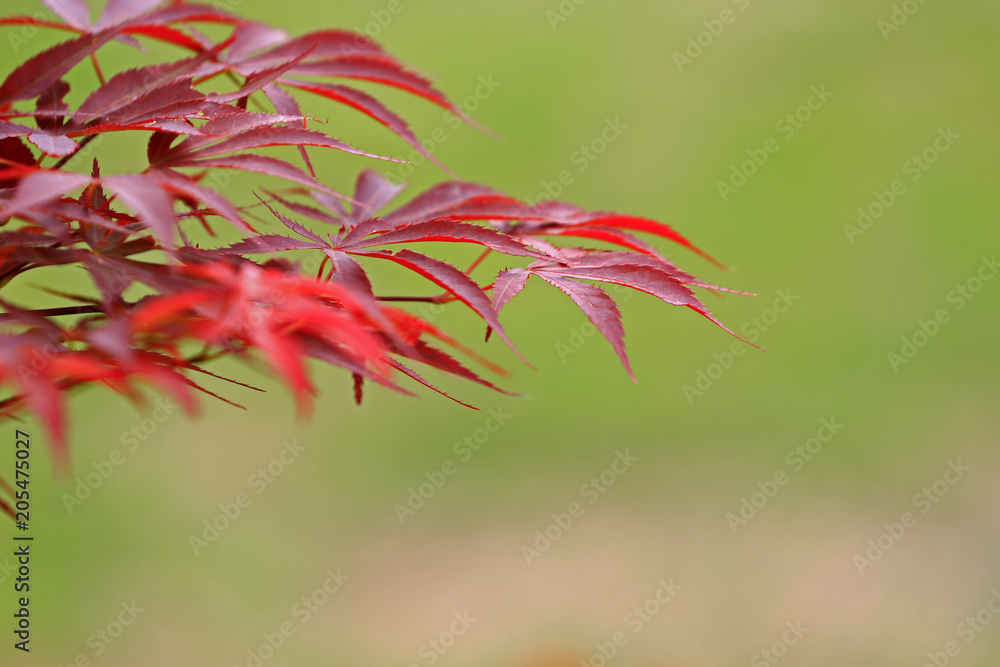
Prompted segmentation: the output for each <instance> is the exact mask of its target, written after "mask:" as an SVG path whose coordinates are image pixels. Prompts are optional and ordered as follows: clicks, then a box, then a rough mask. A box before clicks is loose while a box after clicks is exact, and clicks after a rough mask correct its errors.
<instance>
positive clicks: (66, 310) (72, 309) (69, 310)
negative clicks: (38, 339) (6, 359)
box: [0, 304, 104, 322]
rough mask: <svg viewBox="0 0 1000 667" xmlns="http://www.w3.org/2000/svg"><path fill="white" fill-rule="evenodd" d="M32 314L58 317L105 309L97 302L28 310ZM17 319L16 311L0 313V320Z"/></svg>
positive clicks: (97, 311) (85, 313)
mask: <svg viewBox="0 0 1000 667" xmlns="http://www.w3.org/2000/svg"><path fill="white" fill-rule="evenodd" d="M27 312H29V313H31V314H32V315H40V316H41V317H58V316H60V315H87V314H92V313H103V312H104V311H103V310H102V309H101V307H100V306H98V305H96V304H88V305H86V306H63V307H61V308H39V309H38V310H29V311H27ZM12 319H17V315H16V314H14V313H0V322H3V321H5V320H12Z"/></svg>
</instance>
